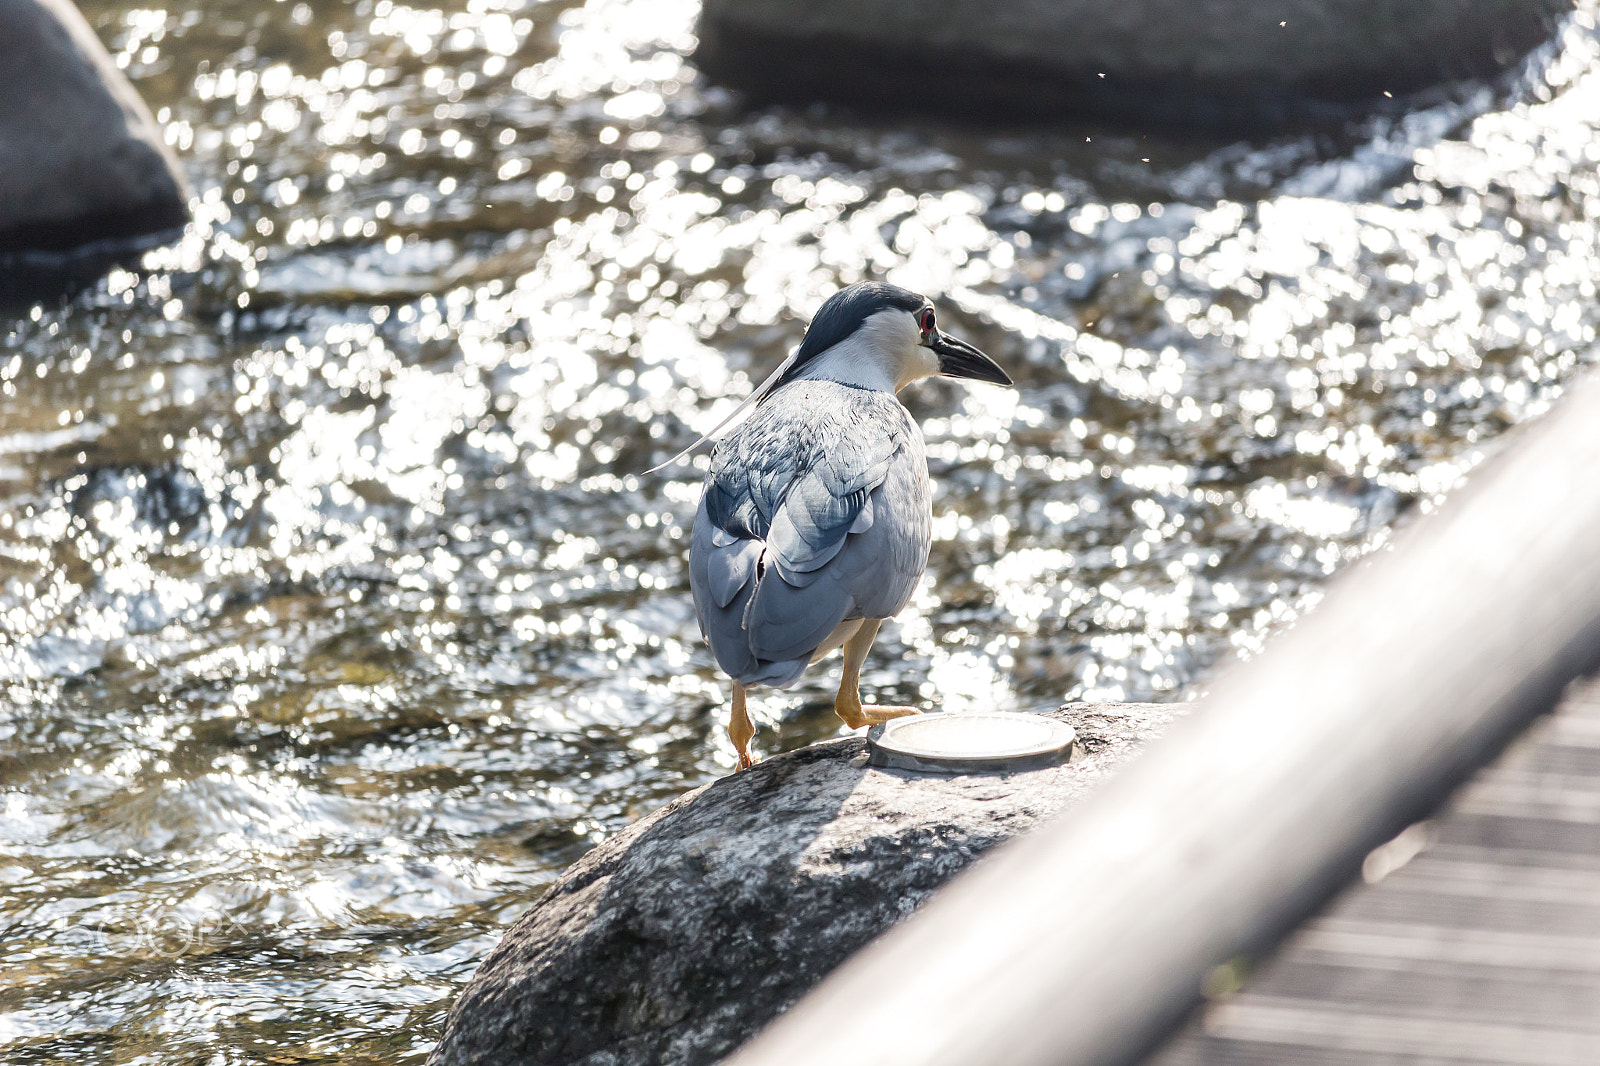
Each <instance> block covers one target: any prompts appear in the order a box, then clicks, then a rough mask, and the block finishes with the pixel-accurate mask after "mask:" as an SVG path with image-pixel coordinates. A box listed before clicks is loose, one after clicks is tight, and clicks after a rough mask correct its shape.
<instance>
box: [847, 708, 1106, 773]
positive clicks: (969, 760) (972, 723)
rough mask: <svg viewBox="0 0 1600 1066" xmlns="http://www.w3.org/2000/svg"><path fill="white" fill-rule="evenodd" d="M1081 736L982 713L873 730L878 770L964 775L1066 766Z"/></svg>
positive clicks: (1040, 719) (1031, 719)
mask: <svg viewBox="0 0 1600 1066" xmlns="http://www.w3.org/2000/svg"><path fill="white" fill-rule="evenodd" d="M1075 736H1076V734H1074V733H1073V731H1072V727H1071V726H1069V725H1067V724H1066V723H1065V722H1058V721H1056V720H1055V719H1054V718H1047V717H1045V716H1044V715H1042V714H1021V713H1017V712H1014V711H980V712H976V713H973V714H918V715H911V716H908V717H906V718H896V719H893V720H892V721H888V722H885V723H883V724H882V725H877V726H873V727H872V730H871V731H870V732H868V733H867V741H868V744H869V746H870V748H871V754H870V756H869V758H868V761H869V762H870V763H871V765H873V766H881V767H884V768H886V769H896V770H921V771H923V772H925V773H939V774H964V773H974V772H982V771H987V772H997V771H998V772H1009V771H1012V770H1034V769H1038V768H1039V767H1042V766H1054V765H1056V764H1057V763H1061V762H1066V761H1067V758H1068V757H1069V756H1070V755H1071V754H1072V742H1073V740H1074V738H1075Z"/></svg>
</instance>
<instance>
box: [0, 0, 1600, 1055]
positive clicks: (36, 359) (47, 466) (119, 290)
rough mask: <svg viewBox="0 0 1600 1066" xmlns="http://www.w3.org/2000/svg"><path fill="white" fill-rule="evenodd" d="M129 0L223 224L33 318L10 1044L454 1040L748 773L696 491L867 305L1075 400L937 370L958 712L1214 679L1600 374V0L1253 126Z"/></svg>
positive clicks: (464, 0) (16, 415) (936, 676)
mask: <svg viewBox="0 0 1600 1066" xmlns="http://www.w3.org/2000/svg"><path fill="white" fill-rule="evenodd" d="M85 7H86V13H87V14H88V15H89V17H90V19H91V21H92V22H94V24H95V25H96V26H97V28H98V30H99V31H100V33H101V35H102V37H103V39H105V40H106V41H107V43H108V45H109V46H110V47H111V48H112V50H113V51H114V52H115V53H116V54H117V56H118V58H119V62H121V63H122V64H123V65H124V66H125V68H126V69H127V70H128V72H129V74H130V76H131V77H132V78H133V79H134V81H135V82H136V83H137V84H138V86H139V87H140V90H141V91H142V92H143V93H144V95H145V96H146V98H147V99H148V101H149V102H150V104H151V106H152V108H153V109H155V110H156V111H157V112H158V113H160V114H161V116H162V117H163V119H164V121H165V122H166V124H167V128H168V130H169V133H170V136H171V139H172V141H173V144H174V147H175V149H176V150H177V152H178V153H179V155H180V157H181V159H182V160H183V163H184V165H185V166H186V168H187V170H188V172H189V174H190V177H191V179H192V180H193V182H194V185H195V188H196V190H197V197H198V200H197V204H196V210H195V215H196V222H195V224H194V225H193V226H191V227H190V229H189V231H188V233H187V235H186V236H185V237H184V239H183V240H182V241H181V242H180V243H178V244H177V245H175V246H173V247H172V248H169V249H165V250H162V251H159V252H156V253H152V254H151V255H150V256H149V257H148V259H147V261H146V263H145V264H144V269H142V270H139V271H129V270H122V271H117V272H115V273H113V274H112V275H111V276H110V277H109V278H107V279H106V280H105V281H103V282H102V283H100V284H99V285H97V286H96V287H94V288H93V289H92V290H90V291H89V292H87V293H84V294H82V295H80V296H79V297H77V298H76V299H75V300H73V301H72V302H71V303H70V304H68V305H67V306H65V307H64V308H39V309H35V310H34V311H33V312H32V313H31V314H29V313H22V314H19V315H16V316H15V317H14V318H11V319H8V320H7V321H6V322H5V324H4V325H3V326H0V332H3V335H4V343H3V346H0V494H3V501H0V577H3V581H0V673H3V677H4V681H5V683H6V684H7V700H6V702H5V705H4V707H3V709H0V741H3V748H0V751H3V752H4V755H5V762H4V767H5V777H4V782H3V788H4V792H3V793H0V885H3V886H4V888H3V890H0V908H3V911H0V928H3V929H4V930H5V933H4V934H3V937H0V953H3V957H4V958H6V960H7V966H6V967H5V969H4V972H3V973H0V989H3V991H4V998H3V1000H0V1002H3V1003H4V1008H3V1013H0V1041H4V1045H3V1046H4V1047H5V1057H6V1059H7V1061H8V1062H13V1061H14V1062H18V1063H41V1064H42V1063H55V1062H73V1063H100V1062H104V1063H111V1062H116V1063H152V1064H153V1063H175V1062H194V1063H243V1062H252V1061H266V1060H267V1059H268V1057H269V1056H276V1057H277V1061H285V1060H287V1059H294V1060H296V1061H303V1062H327V1063H333V1062H341V1063H352V1062H354V1063H359V1062H373V1063H377V1062H383V1063H389V1062H397V1061H398V1062H406V1063H418V1062H420V1061H421V1059H422V1058H423V1057H424V1056H425V1054H426V1050H427V1048H428V1047H429V1046H430V1043H431V1041H432V1040H433V1039H434V1038H435V1037H436V1035H437V1029H438V1025H439V1022H440V1021H441V1019H442V1016H443V1011H444V1010H445V1009H446V1008H447V1006H448V1004H449V1001H450V999H451V998H452V996H453V995H454V993H455V992H456V991H457V990H458V989H459V988H460V986H461V984H462V983H463V982H464V981H465V980H466V978H467V977H468V976H469V975H470V973H471V971H472V968H473V966H474V964H475V962H476V960H477V959H478V958H480V957H481V956H482V954H483V952H484V951H485V950H486V949H487V948H488V947H489V946H490V945H491V944H492V943H493V942H494V939H495V937H496V936H497V935H498V933H499V931H500V930H501V929H502V928H503V927H504V925H505V923H506V922H508V921H509V920H511V919H512V918H514V917H515V916H516V915H517V914H518V913H520V911H521V910H522V909H523V908H524V907H526V906H527V904H528V903H529V902H530V901H531V900H532V899H533V898H534V897H535V896H536V895H537V893H538V891H539V890H540V887H541V886H542V885H544V884H546V883H548V882H549V881H550V879H552V878H553V877H554V876H555V875H556V874H557V873H558V872H559V871H560V870H561V869H562V868H563V867H564V866H565V865H566V864H568V863H569V862H571V861H572V860H573V859H574V858H576V857H577V856H579V855H581V854H582V853H583V851H584V850H585V849H586V848H587V847H589V846H590V845H591V844H592V843H594V842H595V841H597V840H599V839H602V838H604V837H605V836H606V835H608V834H610V833H613V832H615V831H616V830H617V829H618V828H619V827H620V826H622V825H624V824H626V823H627V822H628V821H629V820H631V819H633V818H635V817H637V816H639V815H640V814H642V813H644V812H646V811H648V810H650V809H652V808H653V807H654V806H656V805H658V804H660V803H661V802H663V801H664V800H666V799H667V798H669V797H671V796H673V795H676V794H677V793H678V792H680V791H681V790H683V789H685V788H688V787H691V786H694V785H697V784H700V783H703V782H705V781H707V780H710V779H711V778H713V777H715V776H717V775H719V774H721V773H724V772H726V771H727V769H728V768H729V767H731V765H732V756H731V751H730V749H729V748H728V747H727V744H726V742H725V740H724V739H723V737H722V734H721V728H720V721H719V719H720V716H721V714H722V706H721V703H722V700H723V698H724V694H725V690H724V687H723V682H722V681H721V680H720V679H719V678H718V676H717V674H716V672H715V670H714V669H713V667H712V664H711V661H710V659H709V657H708V655H707V653H706V652H705V650H704V649H703V648H702V647H701V645H700V643H699V640H698V634H697V632H696V630H695V624H694V620H693V614H692V611H691V608H690V604H689V598H688V590H687V581H686V574H685V570H684V550H685V547H686V546H685V544H684V531H685V529H686V527H687V525H688V523H689V521H690V518H691V516H692V511H693V507H694V501H695V498H696V495H697V492H698V482H699V477H700V473H701V470H702V469H703V466H704V462H705V459H704V457H703V456H702V457H700V458H699V459H698V460H697V463H698V465H697V466H694V467H680V468H674V469H669V470H667V471H664V472H662V473H660V474H656V475H650V476H644V475H642V471H644V470H646V469H648V468H649V467H650V466H652V465H654V464H655V463H657V462H660V461H661V460H663V459H665V458H666V457H667V456H668V455H670V454H671V453H672V451H674V450H675V449H677V448H679V447H681V446H683V445H684V444H687V443H688V442H689V441H690V440H692V439H693V436H694V435H695V434H697V433H698V432H700V431H702V430H704V429H707V428H709V427H710V426H712V425H714V424H715V422H716V421H717V420H718V419H720V417H721V416H722V415H723V414H724V413H726V412H727V411H728V410H730V409H731V408H732V407H733V405H735V404H736V403H737V402H738V401H739V400H740V399H741V398H742V397H743V396H744V395H745V394H746V392H747V391H748V390H749V388H750V387H751V385H752V383H753V382H754V381H756V380H759V379H760V377H761V376H763V375H764V374H765V373H766V371H767V370H768V369H770V368H771V367H772V366H773V365H775V364H776V363H777V361H778V360H779V359H781V358H782V356H783V354H784V353H785V352H786V351H787V349H788V348H789V347H790V346H791V345H793V344H794V343H795V342H796V340H797V338H798V336H799V333H800V328H801V326H802V324H803V323H804V321H805V319H806V317H807V316H808V315H809V314H810V312H811V311H812V310H814V309H815V307H816V306H817V304H818V303H820V302H821V300H822V299H823V298H824V297H825V296H826V295H827V294H828V293H830V292H831V291H832V290H833V289H835V288H836V287H837V286H839V285H840V284H842V283H846V282H849V281H854V280H857V279H859V278H861V277H864V276H869V275H871V276H882V277H887V278H888V279H890V280H893V281H895V282H898V283H900V284H904V285H908V286H911V287H914V288H917V289H920V290H922V291H926V292H928V293H930V294H931V295H933V296H934V297H935V298H936V299H939V300H940V303H941V316H942V318H944V319H946V320H947V322H948V328H950V329H951V331H952V332H955V333H957V334H959V335H962V336H964V337H966V338H968V339H970V340H972V341H973V342H975V343H977V344H978V345H979V346H981V347H983V348H984V349H985V350H987V351H988V352H989V353H990V354H992V355H993V356H995V357H996V358H997V359H998V360H999V361H1000V362H1001V363H1002V364H1003V365H1005V366H1006V367H1008V368H1009V369H1010V370H1011V371H1012V373H1013V375H1014V376H1015V377H1016V378H1017V380H1018V382H1019V385H1020V387H1019V389H1018V390H1016V391H1015V392H1007V391H1003V390H999V389H989V388H983V387H973V388H962V387H952V386H948V385H944V384H930V385H924V386H919V387H917V388H915V389H913V390H911V391H910V392H909V393H908V395H907V396H906V399H907V402H908V403H909V404H910V405H911V407H912V409H913V410H914V411H915V413H916V414H917V415H918V416H919V417H920V418H922V419H923V423H924V426H925V428H926V432H927V436H928V444H929V455H930V459H931V463H932V466H933V469H934V474H935V482H936V486H937V488H936V493H937V495H936V499H935V504H934V509H935V521H934V528H935V537H936V540H935V545H934V551H933V558H932V561H931V564H930V567H929V571H928V575H927V578H926V580H925V582H924V584H923V586H922V587H921V588H920V589H919V590H918V593H917V596H916V598H915V600H914V602H913V605H912V607H911V608H910V609H909V610H908V611H907V612H906V614H905V615H904V616H902V618H901V619H900V620H899V621H898V622H896V623H893V624H891V625H889V626H888V627H886V630H885V634H884V637H883V638H882V639H881V640H880V642H879V645H878V650H877V652H876V653H875V654H874V657H873V658H872V659H871V660H869V663H868V670H867V675H866V678H865V681H866V688H867V692H868V696H869V698H875V699H877V700H879V701H881V702H904V701H907V700H922V701H926V702H928V703H930V704H934V703H936V704H938V705H940V706H943V707H945V708H946V709H950V710H964V709H969V710H970V709H984V708H996V707H998V708H1003V709H1040V708H1046V707H1050V706H1053V705H1055V704H1056V703H1058V702H1060V701H1061V700H1062V699H1067V698H1087V699H1135V700H1144V699H1171V698H1181V697H1182V696H1183V695H1184V694H1185V686H1188V685H1190V684H1191V683H1192V682H1194V681H1195V680H1196V679H1197V678H1200V677H1201V676H1203V674H1204V672H1205V671H1206V670H1207V669H1208V668H1210V667H1211V666H1212V665H1213V664H1215V663H1217V662H1219V661H1220V660H1222V659H1224V658H1225V657H1226V656H1227V655H1229V654H1230V653H1231V651H1232V650H1233V649H1234V648H1244V649H1247V650H1248V649H1253V648H1255V647H1257V646H1258V644H1259V642H1260V640H1261V638H1262V637H1263V636H1264V635H1265V634H1266V633H1268V632H1270V631H1271V630H1272V629H1273V627H1275V626H1277V625H1279V624H1281V623H1282V622H1283V621H1285V620H1287V619H1289V618H1291V617H1293V616H1294V614H1295V613H1296V612H1297V611H1298V610H1300V609H1303V607H1304V606H1305V604H1307V603H1308V602H1310V601H1312V600H1314V598H1315V596H1316V594H1317V589H1318V588H1319V586H1320V584H1321V582H1322V581H1323V579H1324V578H1325V577H1326V575H1328V574H1330V573H1332V572H1333V571H1334V570H1336V569H1337V568H1338V567H1339V566H1341V565H1342V564H1344V563H1345V562H1348V561H1349V560H1350V559H1352V558H1354V557H1356V556H1358V555H1359V554H1360V553H1362V552H1363V551H1366V550H1368V549H1370V548H1371V547H1372V546H1373V545H1374V544H1376V543H1377V542H1379V541H1380V540H1381V539H1382V538H1383V536H1384V535H1385V530H1386V528H1387V527H1388V525H1389V523H1390V522H1391V520H1393V519H1394V518H1395V517H1396V516H1397V515H1398V514H1400V513H1401V512H1402V511H1403V510H1405V509H1406V508H1407V507H1409V506H1410V505H1411V504H1413V503H1416V502H1418V501H1420V503H1421V505H1422V506H1424V507H1426V506H1431V503H1432V501H1433V500H1434V499H1435V498H1436V497H1437V495H1438V494H1439V493H1441V492H1443V491H1445V490H1447V489H1448V488H1449V487H1451V486H1452V485H1453V484H1454V483H1455V482H1456V481H1457V480H1458V479H1459V478H1460V476H1461V475H1462V474H1463V473H1464V472H1465V471H1466V470H1468V469H1470V468H1471V467H1472V466H1473V465H1474V464H1475V463H1476V462H1478V461H1479V460H1480V458H1481V457H1482V453H1483V451H1484V449H1485V446H1486V445H1489V443H1490V442H1491V441H1492V440H1493V439H1494V438H1495V437H1496V436H1497V435H1498V434H1499V433H1500V432H1501V431H1502V430H1504V429H1505V428H1506V427H1508V426H1510V425H1513V424H1515V423H1518V422H1521V421H1523V420H1525V419H1527V418H1529V417H1530V416H1532V415H1534V414H1536V413H1537V412H1538V411H1540V410H1542V409H1543V408H1544V407H1545V406H1546V405H1547V404H1548V403H1549V402H1550V400H1551V399H1552V398H1553V397H1554V396H1555V395H1556V394H1557V393H1558V392H1559V390H1560V387H1561V385H1562V383H1563V382H1565V381H1566V380H1568V379H1569V378H1570V377H1571V376H1572V374H1574V373H1575V372H1576V371H1577V370H1578V369H1579V368H1580V367H1581V366H1582V365H1584V364H1587V363H1590V362H1593V347H1594V340H1595V326H1596V317H1597V315H1596V311H1595V306H1596V301H1595V281H1596V278H1597V276H1600V247H1597V241H1600V238H1597V231H1596V228H1595V225H1594V220H1595V219H1596V217H1600V151H1597V150H1596V147H1595V146H1596V145H1597V144H1600V129H1597V126H1600V118H1597V117H1596V116H1600V68H1597V64H1596V41H1595V36H1594V33H1593V29H1592V25H1593V19H1592V14H1591V12H1590V10H1589V9H1588V8H1587V7H1586V8H1585V10H1584V11H1583V12H1582V13H1580V16H1579V17H1578V19H1577V20H1576V21H1575V22H1574V23H1573V24H1572V25H1570V26H1569V27H1567V28H1566V29H1565V30H1564V31H1563V37H1562V40H1561V42H1560V47H1559V48H1558V49H1555V50H1553V51H1552V54H1550V55H1547V56H1545V57H1543V58H1544V59H1545V60H1546V62H1545V64H1544V65H1543V66H1542V68H1540V69H1539V71H1538V72H1536V73H1533V74H1530V76H1529V79H1528V82H1527V84H1525V85H1522V86H1520V87H1516V88H1513V89H1511V90H1504V91H1501V90H1495V91H1491V90H1490V89H1488V88H1484V89H1481V90H1479V91H1477V92H1475V93H1473V94H1469V95H1466V96H1464V97H1463V98H1462V99H1461V100H1460V101H1459V102H1456V103H1451V104H1442V105H1439V106H1437V107H1434V108H1431V109H1428V110H1425V111H1421V112H1417V113H1414V114H1412V115H1411V116H1409V117H1408V118H1407V119H1405V120H1404V121H1400V122H1376V121H1375V122H1372V123H1369V124H1366V125H1363V126H1360V127H1354V128H1351V129H1349V130H1346V131H1343V132H1342V133H1339V134H1337V135H1335V134H1323V135H1319V136H1315V137H1311V136H1308V137H1303V138H1296V137H1285V138H1281V139H1279V140H1277V141H1274V142H1272V143H1270V144H1263V145H1258V146H1254V147H1251V146H1245V145H1237V144H1233V145H1223V144H1202V143H1195V142H1171V141H1165V140H1162V139H1160V138H1157V137H1154V136H1148V137H1139V136H1135V135H1121V136H1118V135H1113V134H1110V133H1108V132H1107V131H1099V130H1095V131H1087V132H1086V131H1084V130H1076V129H1062V130H1059V131H1057V132H1053V133H1047V132H1029V131H1026V130H1016V129H1007V130H1000V131H978V130H973V129H970V128H963V127H959V126H953V127H949V128H941V127H940V126H939V125H938V124H935V123H932V122H927V123H919V124H916V125H912V126H908V127H905V128H902V129H894V130H891V129H883V128H878V127H875V126H872V125H867V124H863V123H860V122H857V121H855V120H851V119H849V118H848V117H847V116H842V115H839V114H836V113H833V114H823V113H818V114H809V113H807V114H801V113H796V112H792V111H785V110H756V111H746V110H742V109H741V106H740V104H739V102H738V101H737V100H735V99H733V98H731V97H730V96H728V95H727V94H725V93H723V92H721V91H719V90H716V89H714V88H711V87H708V86H706V85H704V84H703V83H702V82H701V81H699V80H698V77H697V75H696V74H695V73H694V71H693V68H692V67H691V66H690V65H688V63H687V61H686V58H685V56H686V55H687V53H688V51H689V50H690V49H692V46H693V19H694V13H695V9H694V5H693V4H690V3H679V2H675V0H674V2H662V0H649V2H646V0H595V2H593V3H589V4H586V5H584V4H576V3H559V2H551V3H543V4H540V3H528V2H524V0H471V2H468V0H460V2H455V3H451V4H447V5H444V6H442V7H431V6H426V5H420V6H408V5H404V4H396V3H393V2H392V0H377V2H375V0H356V2H353V3H348V4H346V3H334V2H332V0H316V2H304V3H294V2H285V3H266V2H261V0H219V2H215V3H207V4H204V5H201V4H200V3H199V2H198V0H187V2H186V3H184V4H179V5H176V6H171V7H167V8H154V7H152V8H144V9H137V10H134V9H128V8H126V7H125V6H124V5H120V4H113V3H109V2H106V0H91V2H89V3H87V4H86V5H85ZM1089 132H1092V133H1093V139H1092V142H1091V143H1086V141H1085V138H1086V137H1087V136H1088V133H1089ZM1145 160H1148V162H1145ZM834 681H835V678H834V677H833V675H832V672H831V671H830V670H819V671H816V672H814V674H813V676H812V677H810V678H809V679H808V680H807V681H806V682H805V684H804V685H803V686H802V687H801V688H799V689H797V690H795V691H794V692H792V693H787V694H777V695H773V696H764V697H763V698H762V699H761V700H759V701H758V703H757V706H756V712H757V716H758V717H759V718H760V719H761V724H762V726H763V729H762V732H761V734H760V735H759V737H758V740H757V744H758V747H760V748H762V749H763V750H765V751H767V752H770V751H773V750H776V749H778V748H787V747H794V746H797V745H800V744H803V743H807V742H809V741H811V740H814V739H818V738H821V737H825V736H829V735H831V734H832V733H833V732H834V731H835V728H836V725H837V722H836V720H835V719H834V718H833V716H832V712H831V692H830V686H831V684H832V683H833V682H834Z"/></svg>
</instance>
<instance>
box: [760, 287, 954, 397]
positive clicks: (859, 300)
mask: <svg viewBox="0 0 1600 1066" xmlns="http://www.w3.org/2000/svg"><path fill="white" fill-rule="evenodd" d="M927 304H928V298H927V297H926V296H920V295H918V294H917V293H914V292H912V291H911V290H910V289H902V288H900V287H899V286H898V285H886V284H884V283H883V282H881V281H859V282H857V283H856V284H854V285H847V286H845V287H844V288H842V289H840V290H839V291H838V292H836V293H834V294H833V295H832V296H830V297H828V299H827V301H826V302H824V303H823V305H822V306H821V307H820V308H819V309H818V310H817V315H816V317H815V318H813V319H812V320H811V325H810V326H809V327H807V328H806V336H805V339H804V340H802V341H801V342H800V350H799V351H798V352H797V353H795V360H794V366H792V367H791V368H790V369H789V373H788V374H786V375H785V377H786V378H787V377H792V376H793V375H794V372H795V371H797V370H799V369H800V368H801V367H802V366H805V364H806V363H807V362H809V361H810V360H812V359H814V358H816V357H817V356H819V355H821V354H822V353H823V352H825V351H827V350H828V349H829V348H832V347H833V346H834V345H835V344H838V343H839V342H840V341H842V340H844V339H846V338H847V337H849V336H850V335H851V334H852V333H854V332H855V331H856V330H857V329H859V328H860V327H861V323H863V322H865V321H866V320H867V319H868V318H870V317H872V316H873V315H875V314H877V313H878V312H879V311H887V310H890V309H891V308H893V309H898V310H901V311H906V312H908V313H910V314H916V313H917V312H918V311H920V310H922V309H923V308H924V307H926V306H927Z"/></svg>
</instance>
